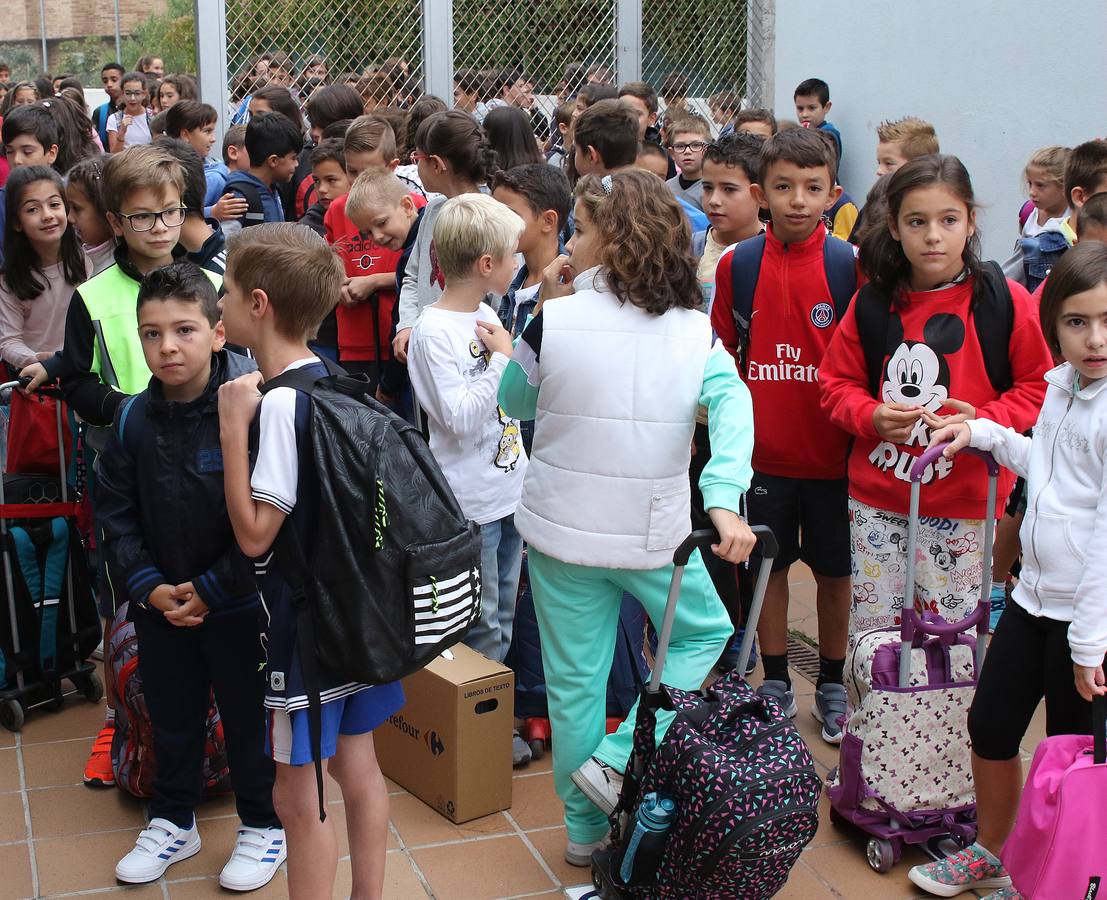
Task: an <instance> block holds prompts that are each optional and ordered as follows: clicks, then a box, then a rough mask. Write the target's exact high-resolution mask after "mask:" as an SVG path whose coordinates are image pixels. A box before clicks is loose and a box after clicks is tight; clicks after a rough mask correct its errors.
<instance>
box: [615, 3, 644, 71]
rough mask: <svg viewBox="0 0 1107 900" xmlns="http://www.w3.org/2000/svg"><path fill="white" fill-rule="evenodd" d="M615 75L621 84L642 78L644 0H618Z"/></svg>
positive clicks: (616, 9)
mask: <svg viewBox="0 0 1107 900" xmlns="http://www.w3.org/2000/svg"><path fill="white" fill-rule="evenodd" d="M615 76H616V78H617V79H618V83H619V84H626V83H627V82H628V81H641V80H642V0H617V3H616V8H615Z"/></svg>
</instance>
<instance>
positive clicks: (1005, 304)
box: [972, 261, 1015, 394]
mask: <svg viewBox="0 0 1107 900" xmlns="http://www.w3.org/2000/svg"><path fill="white" fill-rule="evenodd" d="M972 318H973V325H974V326H975V328H976V338H977V341H978V342H979V344H980V353H981V355H982V356H983V357H984V369H985V371H986V372H987V373H988V381H990V382H991V383H992V387H993V388H995V390H996V391H997V392H999V393H1001V394H1002V393H1003V392H1004V391H1007V390H1009V389H1010V387H1011V385H1012V383H1013V382H1012V378H1011V351H1010V344H1011V332H1012V331H1013V330H1014V327H1015V301H1014V298H1013V297H1012V296H1011V286H1010V285H1009V284H1008V283H1007V277H1006V276H1005V275H1004V274H1003V270H1002V269H1001V268H1000V266H999V263H997V262H994V261H988V262H985V263H984V264H983V265H982V266H981V271H980V278H979V279H978V284H977V285H976V286H975V288H974V290H973V299H972Z"/></svg>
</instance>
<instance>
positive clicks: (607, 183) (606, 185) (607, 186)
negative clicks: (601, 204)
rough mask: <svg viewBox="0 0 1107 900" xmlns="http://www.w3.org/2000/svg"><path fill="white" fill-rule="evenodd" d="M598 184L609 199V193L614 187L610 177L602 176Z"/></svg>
mask: <svg viewBox="0 0 1107 900" xmlns="http://www.w3.org/2000/svg"><path fill="white" fill-rule="evenodd" d="M600 184H601V185H602V186H603V192H604V193H605V194H607V195H608V196H609V197H610V196H611V191H612V189H613V187H614V182H613V181H612V178H611V176H610V175H604V177H603V178H601V179H600Z"/></svg>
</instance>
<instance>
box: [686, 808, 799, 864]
mask: <svg viewBox="0 0 1107 900" xmlns="http://www.w3.org/2000/svg"><path fill="white" fill-rule="evenodd" d="M797 813H799V814H802V813H808V814H810V815H812V816H815V817H817V816H818V814H819V813H818V807H815V806H808V805H804V806H793V807H790V808H789V809H774V810H773V811H772V812H768V813H764V814H762V815H760V816H755V817H754V818H752V819H750V820H748V821H745V822H743V823H742V824H741V825H740V826H739V827H738V828H735V829H734V830H733V831H732V832H730V833H729V834H728V835H726V836H725V837H724V838H723V839H722V841H720V843H719V846H718V847H716V848H715V850H714V851H713V852H712V854H711V855H710V856H709V857H708V858H707V859H706V860H704V861H703V863H702V864H701V865H700V871H701V872H710V871H712V870H714V869H715V867H716V866H717V865H718V863H719V860H720V859H722V858H723V856H725V855H726V853H727V851H728V850H730V848H731V846H733V845H734V844H736V843H737V842H738V841H739V840H741V839H742V838H744V837H746V836H747V835H748V834H749V833H750V832H751V831H753V830H754V829H755V828H760V827H761V826H762V825H765V824H766V823H768V822H772V821H774V820H775V819H782V818H784V817H785V816H793V815H796V814H797ZM806 843H807V841H795V842H793V843H791V844H785V845H783V846H776V847H773V848H772V849H771V850H769V851H767V852H765V853H762V854H751V855H749V856H740V857H739V859H741V860H743V861H752V860H758V859H776V858H777V857H779V856H782V855H783V854H785V853H789V852H791V851H792V850H802V849H803V847H804V845H805V844H806Z"/></svg>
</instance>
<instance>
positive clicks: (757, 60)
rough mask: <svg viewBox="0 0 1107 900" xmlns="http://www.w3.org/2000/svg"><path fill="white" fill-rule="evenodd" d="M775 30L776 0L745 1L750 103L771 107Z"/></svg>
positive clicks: (747, 94) (747, 86) (747, 76)
mask: <svg viewBox="0 0 1107 900" xmlns="http://www.w3.org/2000/svg"><path fill="white" fill-rule="evenodd" d="M775 33H776V3H775V0H748V2H747V3H746V98H747V99H748V100H749V103H750V105H751V106H765V107H769V108H770V109H771V108H772V105H773V90H774V74H775V65H774V60H773V55H774V53H775V49H776V48H775V42H774V35H775Z"/></svg>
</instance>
